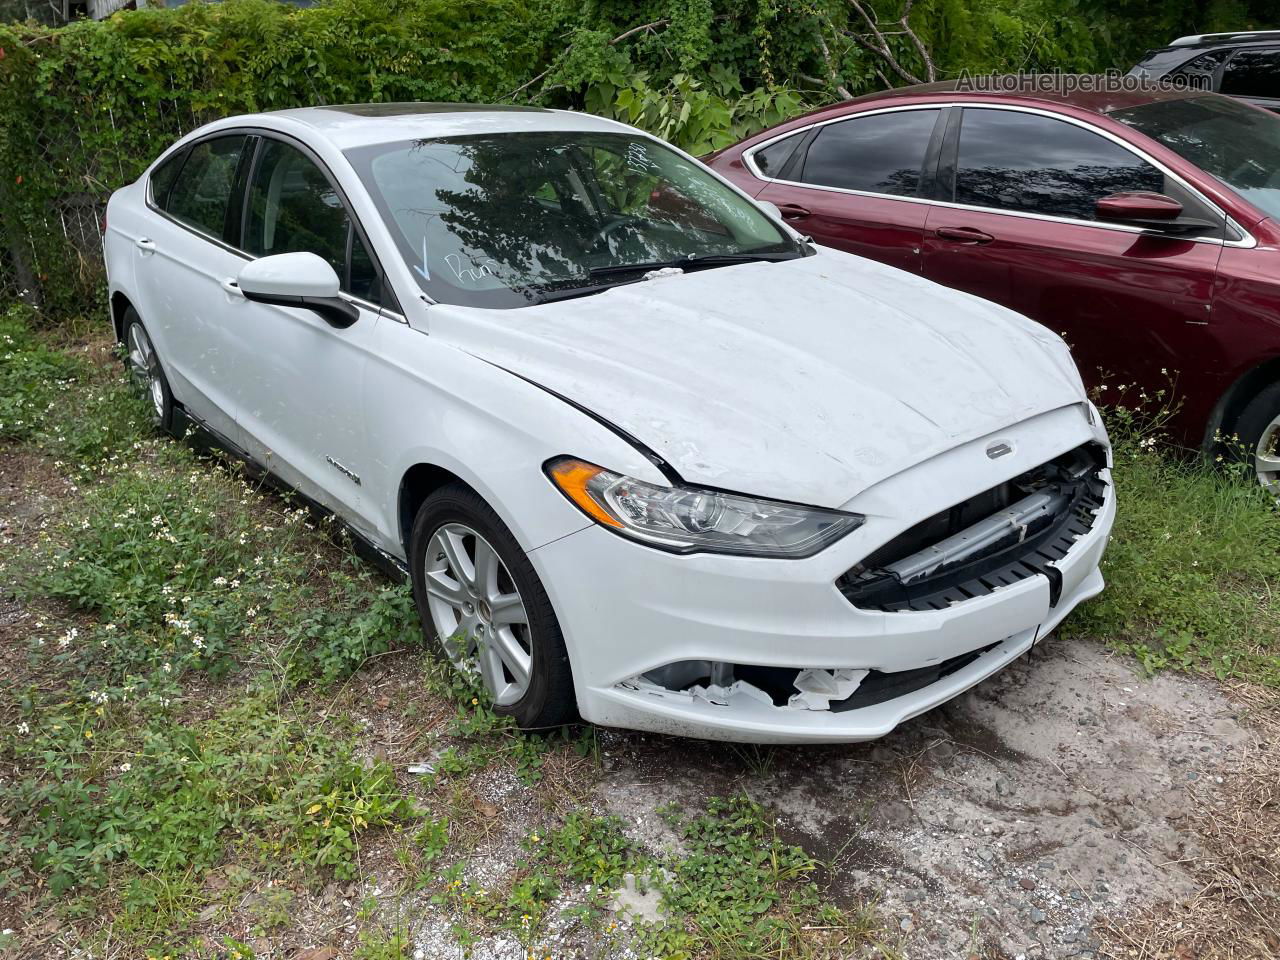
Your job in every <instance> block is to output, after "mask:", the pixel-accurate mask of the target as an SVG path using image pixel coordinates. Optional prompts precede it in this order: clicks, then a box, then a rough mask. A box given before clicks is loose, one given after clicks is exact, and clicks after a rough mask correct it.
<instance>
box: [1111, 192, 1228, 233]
mask: <svg viewBox="0 0 1280 960" xmlns="http://www.w3.org/2000/svg"><path fill="white" fill-rule="evenodd" d="M1094 212H1095V215H1096V216H1097V218H1098V219H1099V220H1102V221H1106V222H1110V223H1123V224H1127V225H1129V226H1133V227H1144V228H1145V229H1147V230H1154V231H1158V232H1161V233H1176V234H1202V233H1210V232H1212V231H1214V230H1216V229H1218V225H1217V224H1215V223H1213V222H1211V221H1209V220H1202V219H1200V218H1198V217H1187V216H1183V214H1182V204H1180V203H1179V202H1178V201H1177V200H1175V199H1173V197H1166V196H1165V195H1164V194H1163V193H1145V192H1134V193H1112V194H1109V195H1108V196H1105V197H1102V198H1101V199H1100V200H1099V201H1098V202H1097V204H1096V205H1095V207H1094Z"/></svg>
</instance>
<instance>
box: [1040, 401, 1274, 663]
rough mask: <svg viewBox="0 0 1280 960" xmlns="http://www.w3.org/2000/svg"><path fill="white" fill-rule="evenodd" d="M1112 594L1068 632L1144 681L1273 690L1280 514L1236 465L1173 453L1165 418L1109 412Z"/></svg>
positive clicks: (1106, 566)
mask: <svg viewBox="0 0 1280 960" xmlns="http://www.w3.org/2000/svg"><path fill="white" fill-rule="evenodd" d="M1111 415H1112V418H1113V425H1112V439H1113V442H1114V444H1115V483H1116V493H1117V496H1118V497H1119V505H1120V509H1119V513H1118V515H1117V520H1116V527H1115V532H1114V534H1113V536H1112V542H1111V546H1110V547H1109V549H1108V551H1107V555H1106V557H1105V558H1104V559H1103V572H1104V574H1105V575H1106V578H1107V589H1106V590H1105V591H1104V592H1103V593H1102V595H1101V596H1100V597H1098V598H1097V599H1096V600H1094V601H1092V602H1091V603H1089V604H1086V605H1085V606H1084V607H1082V608H1081V609H1080V610H1079V611H1078V612H1077V613H1075V614H1074V615H1073V616H1072V617H1071V618H1070V619H1069V620H1068V621H1067V623H1066V624H1065V625H1064V629H1065V630H1067V631H1069V632H1071V633H1076V634H1084V635H1091V636H1096V637H1099V638H1102V639H1103V640H1104V641H1105V642H1106V643H1107V644H1108V645H1109V646H1111V647H1113V648H1115V649H1117V650H1121V651H1123V652H1125V653H1129V654H1132V655H1133V656H1135V657H1136V658H1137V660H1138V662H1139V664H1141V665H1142V667H1143V668H1144V669H1145V670H1147V671H1148V672H1154V671H1157V670H1164V669H1175V670H1183V671H1203V672H1207V673H1211V674H1213V675H1215V676H1217V677H1218V678H1220V679H1228V678H1233V679H1239V680H1245V681H1249V682H1252V683H1259V684H1265V685H1267V686H1270V687H1280V509H1277V506H1276V504H1275V503H1274V502H1273V501H1272V500H1271V499H1270V498H1268V497H1267V495H1266V494H1265V493H1264V492H1263V491H1262V489H1261V488H1260V487H1258V486H1257V484H1256V483H1254V482H1252V479H1251V478H1250V476H1249V474H1248V471H1247V470H1245V469H1242V468H1241V467H1239V466H1231V465H1228V464H1224V463H1221V462H1219V463H1218V464H1210V463H1206V462H1204V461H1202V460H1187V459H1184V458H1178V457H1173V456H1170V455H1169V454H1168V453H1167V451H1165V450H1164V449H1163V448H1162V447H1161V444H1160V443H1159V441H1158V438H1159V428H1160V423H1161V421H1162V419H1163V417H1162V416H1161V415H1159V414H1156V415H1149V416H1135V415H1134V414H1133V412H1132V411H1130V410H1124V409H1121V410H1118V411H1112V414H1111Z"/></svg>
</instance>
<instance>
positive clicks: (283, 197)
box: [244, 140, 379, 303]
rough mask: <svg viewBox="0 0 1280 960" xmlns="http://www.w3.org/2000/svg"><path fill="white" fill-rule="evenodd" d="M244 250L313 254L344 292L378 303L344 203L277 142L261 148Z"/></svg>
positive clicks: (371, 269) (374, 273) (372, 272)
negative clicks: (327, 267) (321, 260)
mask: <svg viewBox="0 0 1280 960" xmlns="http://www.w3.org/2000/svg"><path fill="white" fill-rule="evenodd" d="M348 243H350V257H349V258H348ZM244 246H245V249H246V250H248V252H249V253H251V254H253V255H254V256H259V257H266V256H271V255H273V254H277V253H314V254H316V255H317V256H319V257H321V258H322V259H324V260H327V261H328V262H329V264H330V265H331V266H332V267H333V269H334V272H335V273H337V275H338V277H339V279H340V280H341V283H342V289H343V290H345V291H347V292H348V293H350V294H352V295H353V296H357V297H360V298H362V299H364V300H369V301H370V302H374V303H376V302H378V293H379V279H378V270H377V267H376V266H375V265H374V261H373V258H372V257H371V256H370V255H369V251H368V250H367V249H366V248H365V246H364V244H363V242H361V240H360V236H359V234H357V233H356V232H355V231H354V229H353V227H352V224H351V219H350V217H348V216H347V210H346V207H345V206H344V205H343V202H342V198H341V197H340V196H339V195H338V192H337V190H335V189H334V187H333V184H332V183H330V181H329V178H328V177H327V176H326V175H325V173H324V171H322V170H321V169H320V168H319V167H318V166H316V164H315V163H314V162H313V161H312V160H311V159H310V158H309V157H307V156H306V155H305V154H304V153H302V151H300V150H298V149H297V148H295V147H292V146H290V145H289V144H287V143H283V142H281V141H279V140H263V142H262V148H261V151H260V153H259V155H258V162H257V164H256V166H255V167H254V171H253V182H252V183H251V184H250V185H249V211H248V218H247V220H246V223H245V238H244Z"/></svg>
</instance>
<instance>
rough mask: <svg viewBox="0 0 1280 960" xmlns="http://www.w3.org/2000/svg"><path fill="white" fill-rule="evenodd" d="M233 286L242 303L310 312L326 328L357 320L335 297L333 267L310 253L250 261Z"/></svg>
mask: <svg viewBox="0 0 1280 960" xmlns="http://www.w3.org/2000/svg"><path fill="white" fill-rule="evenodd" d="M236 284H237V285H238V286H239V287H240V292H241V293H242V294H244V298H245V299H246V300H252V301H253V302H254V303H270V304H273V305H274V306H277V307H300V308H302V309H304V310H314V311H315V312H316V313H318V314H320V316H321V317H323V318H324V320H325V322H327V323H328V324H329V325H330V326H334V327H340V328H343V327H349V326H351V325H352V324H353V323H355V322H356V320H357V319H359V317H360V311H359V310H357V309H356V308H355V306H354V305H352V304H350V303H348V302H347V301H346V300H343V299H342V298H341V297H339V296H338V289H339V287H340V284H339V282H338V275H337V274H336V273H334V272H333V267H331V266H329V264H328V263H326V262H325V261H324V260H322V259H321V258H320V257H318V256H316V255H315V254H314V253H277V254H275V255H273V256H270V257H260V258H259V259H257V260H251V261H250V262H249V263H246V264H245V265H244V267H242V268H241V270H240V275H239V276H237V277H236Z"/></svg>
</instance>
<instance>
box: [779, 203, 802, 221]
mask: <svg viewBox="0 0 1280 960" xmlns="http://www.w3.org/2000/svg"><path fill="white" fill-rule="evenodd" d="M778 211H779V212H780V213H781V214H782V219H783V220H803V219H804V218H805V217H807V216H809V211H808V209H807V208H805V207H802V206H800V204H798V203H780V204H778Z"/></svg>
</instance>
